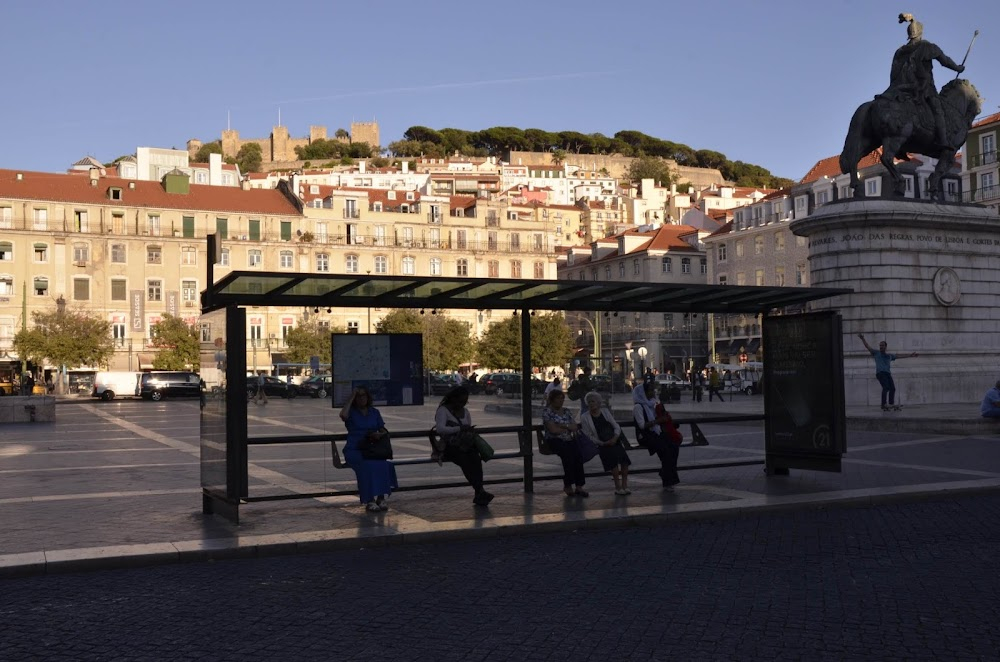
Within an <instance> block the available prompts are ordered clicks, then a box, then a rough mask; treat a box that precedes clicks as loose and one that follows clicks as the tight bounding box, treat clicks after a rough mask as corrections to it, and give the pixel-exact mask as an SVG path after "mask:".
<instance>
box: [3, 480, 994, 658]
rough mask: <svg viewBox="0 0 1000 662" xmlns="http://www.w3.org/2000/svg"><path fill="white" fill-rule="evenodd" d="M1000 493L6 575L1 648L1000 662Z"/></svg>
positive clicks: (245, 654) (81, 653) (22, 654)
mask: <svg viewBox="0 0 1000 662" xmlns="http://www.w3.org/2000/svg"><path fill="white" fill-rule="evenodd" d="M998 521H1000V496H997V495H983V496H963V497H954V498H941V499H939V500H933V501H919V502H915V503H907V504H883V505H878V506H874V507H869V508H847V507H844V508H833V509H828V510H803V511H793V512H785V513H772V514H753V515H744V516H739V517H732V518H724V519H719V520H714V521H712V520H709V521H697V522H679V523H674V524H667V525H662V526H656V527H650V528H631V529H624V530H612V531H580V532H574V533H560V534H550V535H538V536H523V537H506V538H500V539H490V540H479V541H466V542H448V543H435V544H412V545H405V546H403V545H399V546H389V547H379V548H369V549H360V550H352V551H342V552H334V553H328V554H322V555H303V556H295V557H277V558H266V559H248V560H234V561H219V562H215V563H197V564H185V565H171V566H161V567H154V568H141V569H131V570H113V571H99V572H91V573H77V574H63V575H49V576H35V577H24V578H8V579H4V580H0V595H2V596H3V599H2V601H0V622H2V623H3V635H2V636H0V659H3V660H33V659H39V660H48V659H60V660H62V659H73V660H139V659H149V660H167V659H170V660H196V659H199V660H247V659H258V660H277V659H281V660H307V659H316V660H366V661H367V660H379V659H386V660H434V661H437V660H518V661H520V660H574V661H576V660H602V661H603V660H671V659H677V660H810V661H813V660H887V659H907V660H995V659H998V658H1000V625H998V623H1000V574H998V573H997V571H996V564H997V557H998V553H1000V527H998V526H997V524H996V522H998Z"/></svg>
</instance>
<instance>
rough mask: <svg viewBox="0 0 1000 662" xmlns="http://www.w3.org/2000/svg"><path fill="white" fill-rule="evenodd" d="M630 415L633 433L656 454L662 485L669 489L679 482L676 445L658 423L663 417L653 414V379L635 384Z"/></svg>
mask: <svg viewBox="0 0 1000 662" xmlns="http://www.w3.org/2000/svg"><path fill="white" fill-rule="evenodd" d="M632 402H633V403H634V406H633V407H632V417H633V418H634V419H635V436H636V440H637V441H638V442H639V444H640V445H642V446H645V447H646V449H647V450H649V454H650V455H653V454H654V453H655V454H656V455H657V456H658V457H659V458H660V465H661V466H660V479H661V480H662V481H663V489H664V491H666V492H673V491H674V485H676V484H677V483H679V482H681V479H680V478H679V477H678V476H677V456H678V447H677V444H675V443H674V442H673V441H671V440H670V437H669V436H668V433H667V430H665V429H664V428H663V425H661V423H662V424H664V425H665V424H666V420H667V419H661V418H657V416H656V404H657V403H656V383H655V382H652V381H650V382H646V383H644V384H638V385H637V386H636V387H635V388H634V389H632Z"/></svg>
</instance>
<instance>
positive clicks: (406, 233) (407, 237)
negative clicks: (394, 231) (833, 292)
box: [401, 226, 413, 246]
mask: <svg viewBox="0 0 1000 662" xmlns="http://www.w3.org/2000/svg"><path fill="white" fill-rule="evenodd" d="M401 232H402V234H403V245H404V246H412V245H413V228H411V227H409V226H407V227H404V228H401Z"/></svg>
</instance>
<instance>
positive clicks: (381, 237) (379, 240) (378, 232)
mask: <svg viewBox="0 0 1000 662" xmlns="http://www.w3.org/2000/svg"><path fill="white" fill-rule="evenodd" d="M375 245H376V246H385V226H384V225H376V226H375Z"/></svg>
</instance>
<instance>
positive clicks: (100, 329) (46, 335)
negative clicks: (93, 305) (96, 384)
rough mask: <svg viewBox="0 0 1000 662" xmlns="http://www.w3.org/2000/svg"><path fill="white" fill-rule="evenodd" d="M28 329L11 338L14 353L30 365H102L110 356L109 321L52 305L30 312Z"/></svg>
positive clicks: (111, 339) (111, 341)
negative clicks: (12, 339)
mask: <svg viewBox="0 0 1000 662" xmlns="http://www.w3.org/2000/svg"><path fill="white" fill-rule="evenodd" d="M31 320H32V326H31V328H30V329H25V330H22V331H19V332H18V333H17V334H16V335H15V336H14V351H16V352H17V353H18V355H19V356H21V357H22V358H24V359H25V360H27V361H31V362H32V363H43V362H48V363H50V364H52V365H57V366H63V365H65V366H72V367H75V366H83V365H92V366H105V365H107V363H108V361H109V360H110V359H111V356H112V355H113V354H114V351H115V348H114V339H113V338H112V337H111V322H108V321H106V320H103V319H101V318H99V317H94V316H91V315H89V314H87V313H85V312H83V311H80V310H70V309H68V308H66V307H65V305H59V304H56V308H55V310H50V311H42V310H36V311H33V312H32V313H31Z"/></svg>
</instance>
